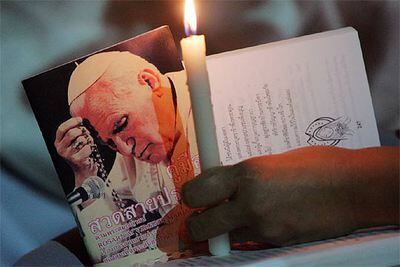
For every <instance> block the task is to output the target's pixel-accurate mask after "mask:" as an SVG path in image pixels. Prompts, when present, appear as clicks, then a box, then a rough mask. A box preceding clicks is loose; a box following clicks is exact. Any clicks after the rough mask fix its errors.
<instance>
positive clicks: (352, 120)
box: [207, 28, 380, 165]
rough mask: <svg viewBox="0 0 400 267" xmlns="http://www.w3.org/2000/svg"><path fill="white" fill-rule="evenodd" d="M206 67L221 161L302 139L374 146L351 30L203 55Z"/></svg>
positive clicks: (375, 133) (358, 52)
mask: <svg viewBox="0 0 400 267" xmlns="http://www.w3.org/2000/svg"><path fill="white" fill-rule="evenodd" d="M207 67H208V72H209V78H210V85H211V92H212V101H213V105H214V107H213V108H214V115H215V123H216V127H217V137H218V143H219V151H220V158H221V161H222V163H223V164H224V165H227V164H234V163H237V162H239V161H242V160H244V159H247V158H250V157H253V156H258V155H265V154H272V153H279V152H283V151H287V150H290V149H293V148H296V147H302V146H309V145H325V146H340V147H347V148H361V147H370V146H379V145H380V143H379V136H378V131H377V126H376V121H375V116H374V111H373V107H372V102H371V96H370V92H369V87H368V81H367V76H366V73H365V67H364V63H363V58H362V53H361V47H360V43H359V39H358V34H357V32H356V31H355V30H354V29H353V28H344V29H339V30H335V31H330V32H325V33H319V34H314V35H309V36H304V37H300V38H295V39H290V40H287V41H281V42H276V43H271V44H266V45H260V46H257V47H252V48H246V49H241V50H237V51H233V52H227V53H222V54H219V55H215V56H210V57H208V58H207Z"/></svg>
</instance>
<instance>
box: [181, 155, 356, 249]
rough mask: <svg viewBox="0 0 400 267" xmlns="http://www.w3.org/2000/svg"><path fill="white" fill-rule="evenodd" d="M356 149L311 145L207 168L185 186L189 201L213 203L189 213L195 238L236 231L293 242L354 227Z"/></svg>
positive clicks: (190, 203)
mask: <svg viewBox="0 0 400 267" xmlns="http://www.w3.org/2000/svg"><path fill="white" fill-rule="evenodd" d="M353 153H354V152H352V150H346V149H340V148H332V147H331V148H329V147H308V148H302V149H296V150H292V151H289V152H286V153H282V154H276V155H270V156H263V157H257V158H252V159H249V160H246V161H243V162H241V163H238V164H236V165H233V166H227V167H217V168H213V169H210V170H209V171H206V172H204V173H203V174H201V175H199V176H198V177H197V178H195V179H193V180H192V181H190V182H188V183H187V184H185V185H184V187H183V190H182V193H183V200H184V202H185V203H186V204H187V205H188V206H190V207H193V208H200V207H209V209H207V210H205V211H203V212H202V213H200V214H195V215H193V216H192V217H190V218H189V219H188V221H187V226H188V230H189V233H190V235H191V237H192V239H194V240H196V241H202V240H205V239H209V238H211V237H214V236H217V235H219V234H222V233H226V232H229V231H232V232H231V237H233V238H234V239H237V240H240V241H250V240H251V241H263V242H269V243H272V244H275V245H289V244H294V243H300V242H306V241H313V240H320V239H324V238H329V237H334V236H338V235H343V234H347V233H350V232H352V231H353V230H355V229H357V222H356V219H355V217H354V214H355V213H354V207H353V206H352V204H354V203H353V202H354V201H353V200H354V192H353V189H354V187H356V186H357V185H356V182H355V184H352V179H350V178H353V177H349V175H348V174H349V172H348V170H349V167H350V166H351V163H350V162H351V161H350V160H349V159H351V158H352V156H353ZM354 178H355V177H354ZM210 207H211V208H210Z"/></svg>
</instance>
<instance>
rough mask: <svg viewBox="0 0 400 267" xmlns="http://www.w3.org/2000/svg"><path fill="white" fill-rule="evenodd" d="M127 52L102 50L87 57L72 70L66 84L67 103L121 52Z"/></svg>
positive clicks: (98, 76)
mask: <svg viewBox="0 0 400 267" xmlns="http://www.w3.org/2000/svg"><path fill="white" fill-rule="evenodd" d="M126 53H129V52H119V51H113V52H103V53H99V54H95V55H93V56H90V57H88V58H87V59H85V61H83V62H82V63H81V64H79V65H78V66H77V67H76V69H75V70H74V71H73V72H72V74H71V77H70V79H69V84H68V105H71V103H72V101H74V100H75V99H76V98H77V97H78V96H80V95H81V94H83V93H84V92H85V91H86V90H87V89H88V88H89V87H90V86H92V85H93V84H94V83H95V82H96V81H97V80H98V79H99V78H100V77H101V76H102V75H103V74H104V73H105V72H106V70H107V69H108V67H109V66H110V65H111V64H112V63H113V62H114V61H116V60H118V58H119V57H120V56H121V55H122V54H126Z"/></svg>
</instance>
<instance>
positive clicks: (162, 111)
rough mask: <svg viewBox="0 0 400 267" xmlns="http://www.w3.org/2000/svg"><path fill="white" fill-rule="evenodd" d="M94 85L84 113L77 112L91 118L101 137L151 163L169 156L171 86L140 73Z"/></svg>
mask: <svg viewBox="0 0 400 267" xmlns="http://www.w3.org/2000/svg"><path fill="white" fill-rule="evenodd" d="M141 78H142V82H140V79H141ZM143 81H145V82H143ZM95 85H96V86H95V87H94V88H90V89H89V90H88V91H87V93H86V95H87V96H86V98H85V103H84V109H82V111H81V112H80V113H83V114H77V115H79V116H81V117H83V118H87V119H88V120H89V121H90V123H91V124H92V126H93V127H94V128H95V129H96V130H97V131H98V134H99V137H100V138H101V140H102V141H103V142H104V143H106V144H107V145H108V146H109V147H111V148H112V149H114V150H116V151H118V152H119V153H121V154H122V155H124V156H132V157H135V158H137V159H139V160H142V161H146V162H149V163H159V162H160V161H166V160H168V155H169V154H170V152H171V150H172V147H173V140H174V130H175V129H174V126H175V110H174V105H173V102H172V100H170V99H169V98H168V97H167V95H166V94H165V91H168V89H166V88H161V86H160V84H159V83H154V82H153V83H152V82H150V81H149V80H146V79H145V77H144V76H143V77H140V75H136V76H135V75H124V76H122V77H121V76H120V77H118V79H111V81H110V80H108V79H106V78H105V79H101V80H100V81H98V82H97V83H96V84H95ZM163 91H164V94H163Z"/></svg>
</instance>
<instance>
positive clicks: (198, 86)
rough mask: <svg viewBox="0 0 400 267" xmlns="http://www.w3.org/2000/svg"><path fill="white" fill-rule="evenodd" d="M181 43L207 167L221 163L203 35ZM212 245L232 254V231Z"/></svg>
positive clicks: (212, 249) (218, 253)
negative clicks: (230, 241)
mask: <svg viewBox="0 0 400 267" xmlns="http://www.w3.org/2000/svg"><path fill="white" fill-rule="evenodd" d="M181 47H182V55H183V62H184V64H185V69H186V73H187V84H188V87H189V91H190V99H191V102H192V110H193V119H194V124H195V131H196V139H197V146H198V149H199V157H200V164H201V170H202V171H204V170H207V169H209V168H212V167H216V166H220V165H221V161H220V159H219V152H218V143H217V136H216V129H215V121H214V114H213V108H212V103H211V94H210V84H209V80H208V72H207V66H206V43H205V40H204V35H192V36H189V37H187V38H184V39H182V40H181ZM209 248H210V252H211V254H212V255H215V256H224V255H227V254H229V251H230V243H229V235H228V234H223V235H220V236H217V237H214V238H212V239H210V240H209Z"/></svg>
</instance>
